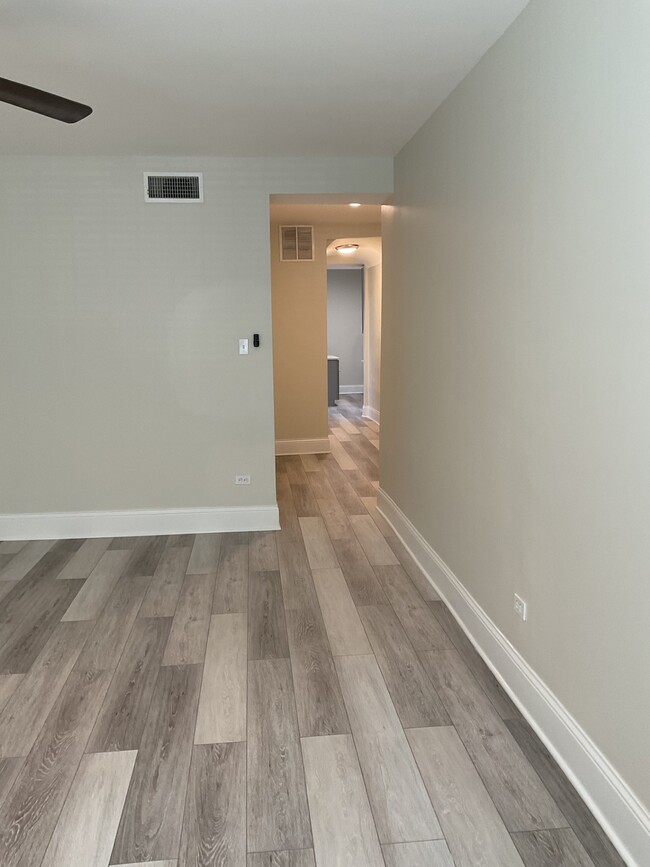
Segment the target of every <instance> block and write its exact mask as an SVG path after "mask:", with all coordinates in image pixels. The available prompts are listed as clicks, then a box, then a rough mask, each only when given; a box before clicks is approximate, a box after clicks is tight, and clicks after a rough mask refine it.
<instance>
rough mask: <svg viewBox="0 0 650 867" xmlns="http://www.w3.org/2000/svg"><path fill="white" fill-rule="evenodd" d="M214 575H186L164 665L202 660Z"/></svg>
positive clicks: (168, 640) (164, 657)
mask: <svg viewBox="0 0 650 867" xmlns="http://www.w3.org/2000/svg"><path fill="white" fill-rule="evenodd" d="M214 582H215V576H214V575H186V576H185V580H184V581H183V585H182V587H181V593H180V596H179V599H178V605H177V606H176V612H175V614H174V619H173V620H172V626H171V630H170V632H169V638H168V639H167V647H166V648H165V654H164V656H163V661H162V664H163V665H192V664H194V663H202V662H203V660H204V658H205V645H206V642H207V640H208V629H209V628H210V611H211V610H212V594H213V592H214Z"/></svg>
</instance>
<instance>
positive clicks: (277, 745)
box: [247, 659, 312, 852]
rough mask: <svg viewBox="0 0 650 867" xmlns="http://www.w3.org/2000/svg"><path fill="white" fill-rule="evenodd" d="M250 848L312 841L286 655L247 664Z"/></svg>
mask: <svg viewBox="0 0 650 867" xmlns="http://www.w3.org/2000/svg"><path fill="white" fill-rule="evenodd" d="M247 755H248V773H247V797H248V825H247V827H248V849H249V851H250V852H269V851H273V850H276V849H278V850H282V849H306V848H308V847H310V846H311V845H312V838H311V828H310V822H309V810H308V807H307V794H306V789H305V777H304V770H303V763H302V752H301V749H300V735H299V732H298V719H297V716H296V706H295V700H294V695H293V684H292V680H291V664H290V662H289V660H288V659H262V660H256V661H253V662H249V664H248V739H247Z"/></svg>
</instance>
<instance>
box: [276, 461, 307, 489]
mask: <svg viewBox="0 0 650 867" xmlns="http://www.w3.org/2000/svg"><path fill="white" fill-rule="evenodd" d="M280 468H281V470H282V471H283V472H285V473H286V474H287V478H288V479H289V482H290V483H291V484H292V485H306V484H308V479H307V473H306V472H305V468H304V467H303V465H302V461H301V460H300V455H281V456H280Z"/></svg>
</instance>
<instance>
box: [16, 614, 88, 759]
mask: <svg viewBox="0 0 650 867" xmlns="http://www.w3.org/2000/svg"><path fill="white" fill-rule="evenodd" d="M90 629H91V624H90V623H86V622H81V623H59V624H58V626H57V627H56V629H55V630H54V632H53V633H52V635H51V636H50V638H49V640H48V642H47V643H46V645H45V647H44V648H43V650H42V651H41V652H40V654H39V655H38V657H37V658H36V660H35V662H34V664H33V666H32V667H31V669H30V670H29V672H28V673H27V674H26V675H25V676H24V677H23V678H22V679H21V681H20V683H19V684H18V686H17V688H16V689H15V691H14V693H13V695H12V696H11V700H10V701H9V702H7V704H6V705H5V707H4V708H3V710H2V713H0V757H2V758H5V757H8V756H26V755H27V753H29V751H30V750H31V748H32V746H33V744H34V742H35V741H36V739H37V737H38V735H39V733H40V731H41V729H42V727H43V725H44V724H45V721H46V719H47V718H48V716H49V714H50V712H51V710H52V707H53V705H54V703H55V702H56V700H57V698H58V696H59V693H60V692H61V690H62V689H63V685H64V684H65V682H66V680H67V678H68V675H69V674H70V672H71V671H72V668H73V666H74V664H75V662H76V660H77V656H78V655H79V653H80V652H81V648H82V646H83V644H84V643H85V641H86V639H87V638H88V635H89V632H90Z"/></svg>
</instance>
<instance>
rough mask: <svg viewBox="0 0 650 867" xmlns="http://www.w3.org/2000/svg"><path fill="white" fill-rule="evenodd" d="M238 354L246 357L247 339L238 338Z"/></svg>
mask: <svg viewBox="0 0 650 867" xmlns="http://www.w3.org/2000/svg"><path fill="white" fill-rule="evenodd" d="M239 354H240V355H248V337H240V338H239Z"/></svg>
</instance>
